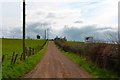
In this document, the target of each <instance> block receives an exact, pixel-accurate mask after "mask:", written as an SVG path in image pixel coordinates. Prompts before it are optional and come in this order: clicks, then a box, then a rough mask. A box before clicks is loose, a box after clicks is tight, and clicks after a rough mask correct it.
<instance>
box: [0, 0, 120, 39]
mask: <svg viewBox="0 0 120 80" xmlns="http://www.w3.org/2000/svg"><path fill="white" fill-rule="evenodd" d="M118 2H119V0H44V1H43V0H26V36H29V37H32V38H35V37H36V35H37V34H40V35H41V36H42V37H44V30H45V29H47V28H49V37H50V38H54V37H55V36H62V37H63V36H67V37H68V39H69V40H84V37H86V36H94V37H96V38H97V39H100V38H101V37H103V38H105V34H112V35H113V36H114V35H116V33H117V29H118ZM0 5H1V6H0V7H1V8H0V19H1V20H0V23H2V24H1V26H2V27H1V28H0V32H2V33H0V36H1V37H2V36H4V37H22V34H21V33H22V2H21V1H20V0H11V1H9V0H1V1H0ZM106 32H108V33H106ZM68 33H69V34H68ZM102 33H104V34H102ZM98 35H99V37H98ZM103 38H101V39H103Z"/></svg>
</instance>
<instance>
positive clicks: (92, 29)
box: [62, 25, 117, 41]
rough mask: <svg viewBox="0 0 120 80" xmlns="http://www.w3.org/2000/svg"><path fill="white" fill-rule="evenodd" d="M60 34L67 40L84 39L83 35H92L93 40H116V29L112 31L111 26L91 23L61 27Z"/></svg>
mask: <svg viewBox="0 0 120 80" xmlns="http://www.w3.org/2000/svg"><path fill="white" fill-rule="evenodd" d="M110 34H111V35H112V36H111V35H110ZM62 36H66V37H67V38H68V40H77V41H84V39H85V37H89V36H93V37H94V39H95V40H102V41H112V40H113V41H115V40H117V31H114V30H113V29H112V28H111V27H105V28H104V27H103V28H98V27H97V26H93V25H89V26H84V27H82V28H76V27H71V28H69V27H65V28H63V32H62Z"/></svg>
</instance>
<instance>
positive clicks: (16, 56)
mask: <svg viewBox="0 0 120 80" xmlns="http://www.w3.org/2000/svg"><path fill="white" fill-rule="evenodd" d="M17 56H18V54H16V56H15V59H14V64H15V62H16V60H17Z"/></svg>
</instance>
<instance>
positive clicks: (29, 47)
mask: <svg viewBox="0 0 120 80" xmlns="http://www.w3.org/2000/svg"><path fill="white" fill-rule="evenodd" d="M29 56H31V47H29Z"/></svg>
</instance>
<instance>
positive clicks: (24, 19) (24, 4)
mask: <svg viewBox="0 0 120 80" xmlns="http://www.w3.org/2000/svg"><path fill="white" fill-rule="evenodd" d="M23 59H24V60H25V0H23Z"/></svg>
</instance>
